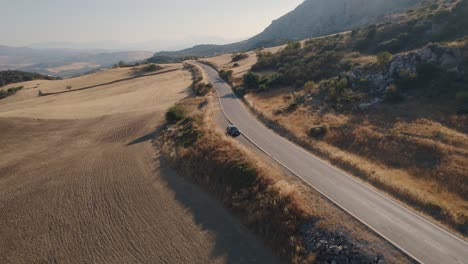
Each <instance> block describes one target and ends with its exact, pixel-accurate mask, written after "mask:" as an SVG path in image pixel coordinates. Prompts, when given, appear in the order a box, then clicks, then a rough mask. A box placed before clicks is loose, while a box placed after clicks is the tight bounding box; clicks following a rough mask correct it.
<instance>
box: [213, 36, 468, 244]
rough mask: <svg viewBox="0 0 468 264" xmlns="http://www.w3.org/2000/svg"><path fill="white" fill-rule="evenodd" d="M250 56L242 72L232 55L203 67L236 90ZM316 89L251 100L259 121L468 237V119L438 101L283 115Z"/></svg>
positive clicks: (366, 58)
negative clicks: (220, 73)
mask: <svg viewBox="0 0 468 264" xmlns="http://www.w3.org/2000/svg"><path fill="white" fill-rule="evenodd" d="M454 43H455V44H458V45H459V44H460V43H459V42H454ZM455 44H451V45H455ZM281 48H282V47H278V48H275V49H274V50H273V51H272V52H273V53H275V52H277V51H279V50H281ZM246 54H248V55H249V57H248V58H247V59H243V60H240V61H238V62H237V63H238V64H239V66H236V67H234V66H233V64H234V63H235V62H232V61H231V56H232V55H231V54H227V55H222V56H217V57H212V58H208V59H204V61H207V62H209V63H210V64H211V65H213V66H216V68H217V69H218V70H225V71H228V70H232V71H233V78H232V83H233V84H234V85H235V86H237V85H242V81H243V80H242V77H243V75H244V74H245V73H246V72H248V71H249V70H250V68H251V67H252V66H253V65H255V63H256V61H257V58H256V56H255V52H248V53H246ZM349 58H350V59H352V62H353V63H355V64H356V65H360V67H366V65H372V64H375V63H376V61H377V58H376V57H375V56H372V55H361V54H356V53H355V54H350V55H349ZM262 73H263V74H266V75H268V74H269V73H268V72H266V71H263V72H262ZM314 89H315V87H311V88H310V89H303V90H298V89H295V88H294V87H283V88H276V89H274V90H272V91H267V92H261V93H249V94H247V95H245V97H244V99H245V102H246V103H247V105H248V106H249V107H250V109H251V110H252V111H253V112H254V113H255V114H257V116H258V117H259V118H260V120H262V121H263V122H264V123H266V124H267V125H268V126H270V127H271V128H273V129H275V130H276V131H277V132H279V133H280V134H282V135H283V136H285V137H288V138H289V139H290V140H292V141H295V142H296V143H299V144H301V145H302V146H304V147H306V148H307V149H309V150H310V151H312V152H313V153H314V154H316V155H318V156H320V157H322V158H325V159H327V160H329V161H331V162H332V163H334V164H335V165H337V166H339V167H341V168H342V169H345V170H347V171H349V172H350V173H352V174H354V175H356V176H358V177H361V178H362V179H364V180H366V181H368V182H370V183H372V184H373V185H374V186H376V187H378V188H380V189H382V190H384V191H386V192H388V193H389V194H391V195H393V196H394V197H396V198H397V199H400V200H402V201H403V202H405V203H407V204H409V205H411V206H412V207H413V208H415V209H416V210H419V211H421V212H422V213H424V214H427V215H428V217H434V218H435V219H436V220H440V221H441V223H442V224H444V225H448V226H449V228H455V229H457V231H460V232H461V233H463V234H464V235H466V232H468V231H467V230H468V229H467V225H468V201H467V193H468V192H467V188H468V187H467V183H468V181H467V176H468V126H467V124H468V120H467V118H466V116H457V115H456V114H454V110H453V108H454V107H455V106H454V105H442V104H440V103H439V102H438V101H437V98H434V99H421V100H417V101H405V102H402V103H399V104H398V105H393V104H387V105H385V104H384V105H381V106H379V107H378V108H376V109H374V110H372V111H367V112H366V113H365V114H362V113H359V112H358V113H356V112H354V113H353V112H350V113H342V112H336V111H333V110H330V109H329V110H330V111H326V112H323V111H316V110H314V109H310V107H306V106H299V107H298V108H297V109H294V111H282V113H281V114H278V110H280V109H288V107H289V106H290V105H291V104H292V103H293V102H294V101H295V99H296V98H303V97H304V96H305V95H306V94H308V93H312V94H313V93H314ZM446 113H451V114H446ZM322 124H326V125H327V129H328V133H327V134H326V135H325V136H324V137H323V138H319V139H314V138H311V137H310V135H309V129H310V128H311V127H313V126H318V125H322Z"/></svg>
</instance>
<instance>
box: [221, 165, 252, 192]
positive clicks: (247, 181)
mask: <svg viewBox="0 0 468 264" xmlns="http://www.w3.org/2000/svg"><path fill="white" fill-rule="evenodd" d="M224 175H225V176H224V179H225V182H226V184H227V185H229V186H230V187H231V188H232V190H233V191H235V192H237V191H240V190H241V189H243V188H248V187H251V186H252V184H253V183H254V182H255V179H256V178H257V171H256V170H255V168H254V167H252V166H251V165H250V164H247V163H241V164H233V165H231V166H229V167H228V168H227V169H226V171H225V174H224Z"/></svg>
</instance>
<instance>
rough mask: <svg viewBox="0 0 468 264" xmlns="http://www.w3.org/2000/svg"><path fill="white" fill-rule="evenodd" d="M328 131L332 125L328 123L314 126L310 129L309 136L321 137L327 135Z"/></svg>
mask: <svg viewBox="0 0 468 264" xmlns="http://www.w3.org/2000/svg"><path fill="white" fill-rule="evenodd" d="M328 131H330V127H329V126H328V125H327V124H322V125H318V126H313V127H311V128H310V129H309V136H310V137H313V138H320V137H323V136H325V135H326V134H327V133H328Z"/></svg>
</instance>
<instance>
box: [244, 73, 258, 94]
mask: <svg viewBox="0 0 468 264" xmlns="http://www.w3.org/2000/svg"><path fill="white" fill-rule="evenodd" d="M259 85H260V77H259V76H258V75H257V74H255V73H253V72H248V73H247V74H245V75H244V86H245V88H246V89H248V90H257V89H258V88H259Z"/></svg>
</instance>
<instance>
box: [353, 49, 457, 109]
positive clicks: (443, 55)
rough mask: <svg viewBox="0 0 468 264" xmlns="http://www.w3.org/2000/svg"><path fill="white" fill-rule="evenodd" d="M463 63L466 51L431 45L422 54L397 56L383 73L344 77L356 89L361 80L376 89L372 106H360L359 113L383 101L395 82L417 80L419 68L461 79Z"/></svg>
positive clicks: (413, 52) (363, 73)
mask: <svg viewBox="0 0 468 264" xmlns="http://www.w3.org/2000/svg"><path fill="white" fill-rule="evenodd" d="M464 59H465V58H464V54H463V51H462V49H461V48H459V47H450V46H442V45H438V44H429V45H427V46H425V47H424V48H422V49H419V50H415V51H411V52H409V53H405V54H399V55H395V56H394V57H393V59H392V61H391V62H390V64H389V66H388V67H387V68H386V69H385V70H384V71H383V72H381V73H376V74H369V73H365V72H363V71H362V70H361V69H355V70H353V71H352V72H350V73H345V74H344V75H345V76H346V78H348V81H350V83H351V85H352V86H353V87H355V86H357V84H356V82H357V81H358V80H361V79H365V80H368V81H369V82H370V83H371V85H372V86H373V92H372V95H373V96H375V97H376V98H374V99H373V102H369V103H362V104H360V105H359V106H358V108H359V109H361V110H366V109H368V108H370V107H372V106H373V105H375V104H377V103H379V102H381V101H382V99H383V97H384V94H385V91H386V89H387V87H389V86H390V85H392V84H394V83H395V79H398V78H408V77H410V76H417V68H418V65H420V64H422V63H430V64H433V65H435V66H437V67H439V68H440V69H441V70H442V71H446V72H451V73H454V74H457V75H462V74H464V71H465V69H463V67H462V65H463V61H464Z"/></svg>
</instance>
